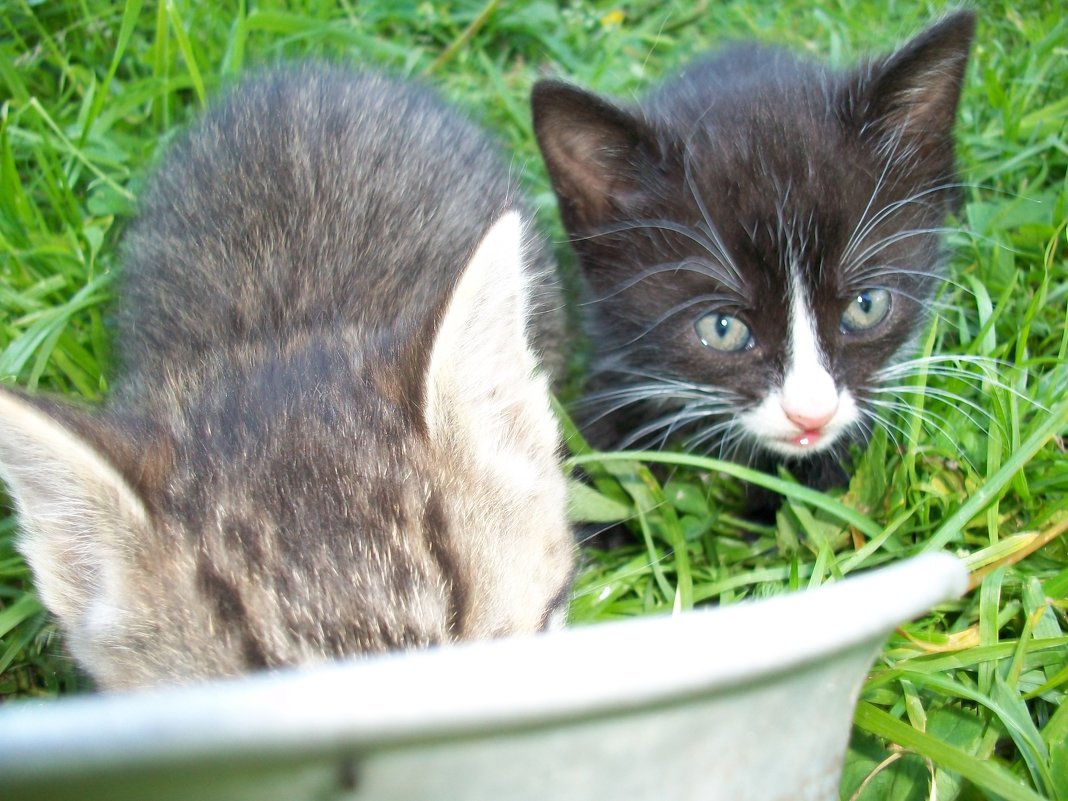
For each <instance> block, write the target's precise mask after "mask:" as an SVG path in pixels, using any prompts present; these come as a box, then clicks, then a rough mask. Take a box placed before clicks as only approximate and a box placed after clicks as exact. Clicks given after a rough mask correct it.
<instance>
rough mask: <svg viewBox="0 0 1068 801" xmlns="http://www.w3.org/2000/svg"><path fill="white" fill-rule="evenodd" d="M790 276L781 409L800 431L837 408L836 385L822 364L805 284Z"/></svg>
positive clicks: (819, 424)
mask: <svg viewBox="0 0 1068 801" xmlns="http://www.w3.org/2000/svg"><path fill="white" fill-rule="evenodd" d="M791 279H792V280H791V283H792V284H793V295H792V297H791V303H790V345H789V349H788V353H789V355H790V361H789V366H788V367H787V368H786V378H785V379H784V380H783V383H782V399H781V405H782V411H783V413H784V414H785V415H786V417H787V418H788V419H789V420H790V421H792V422H793V423H795V424H796V425H797V426H798V428H800V429H801V430H802V431H819V430H820V429H822V428H823V426H825V425H826V424H827V423H829V422H830V421H831V419H832V418H833V417H834V414H835V412H837V411H838V387H837V386H835V383H834V379H833V378H832V377H831V374H830V373H829V372H827V368H826V367H825V366H824V362H825V361H826V359H825V358H824V355H823V352H822V351H821V350H820V343H819V337H818V335H817V334H816V317H815V315H814V314H813V312H812V306H811V304H810V303H809V298H808V295H807V293H806V292H805V288H804V286H803V285H802V284H801V281H800V280H799V279H798V277H797V275H796V274H794V275H792V276H791Z"/></svg>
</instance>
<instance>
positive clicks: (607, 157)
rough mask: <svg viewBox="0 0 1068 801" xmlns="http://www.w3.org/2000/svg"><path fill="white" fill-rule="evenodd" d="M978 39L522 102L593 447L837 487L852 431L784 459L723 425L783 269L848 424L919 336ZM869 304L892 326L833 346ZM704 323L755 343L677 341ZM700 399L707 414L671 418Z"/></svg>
mask: <svg viewBox="0 0 1068 801" xmlns="http://www.w3.org/2000/svg"><path fill="white" fill-rule="evenodd" d="M974 24H975V23H974V18H973V16H972V14H971V13H970V12H960V13H957V14H954V15H952V16H950V17H948V18H947V19H945V20H944V21H942V22H941V23H939V24H937V25H935V26H934V27H932V28H931V29H929V30H928V31H926V32H925V33H923V34H921V35H920V36H919V37H917V38H916V39H914V40H913V41H912V42H910V43H909V44H907V45H906V46H905V47H904V48H902V49H901V50H900V51H898V52H897V53H895V54H893V55H891V56H889V57H885V58H880V59H875V60H872V61H870V62H868V63H865V64H863V65H861V66H859V67H857V68H855V69H853V70H850V71H847V72H838V71H834V70H831V69H829V68H827V67H825V66H823V65H821V64H820V63H817V62H814V61H811V60H808V59H806V58H803V57H799V56H796V55H793V54H791V53H788V52H786V51H783V50H781V49H777V48H772V47H766V46H760V45H756V44H752V43H749V44H739V45H735V46H732V47H728V48H726V49H724V50H722V51H720V52H718V53H716V54H714V55H712V56H709V57H707V58H705V59H703V60H700V61H697V62H696V63H694V64H692V65H690V66H689V67H688V68H686V69H685V70H684V71H683V72H682V73H681V74H680V75H678V76H677V77H675V78H672V79H670V80H667V81H666V82H665V83H664V84H663V85H662V86H661V87H659V88H658V89H655V90H654V91H652V92H651V93H650V94H649V95H648V96H646V97H645V98H644V99H643V100H642V101H641V102H640V103H639V104H638V105H637V106H636V107H628V106H624V105H621V104H618V103H616V102H614V101H610V100H606V99H604V98H601V97H598V96H596V95H593V94H590V93H588V92H586V91H584V90H582V89H579V88H576V87H573V86H570V85H568V84H565V83H561V82H559V81H551V80H549V81H542V82H540V83H539V84H537V85H536V86H535V88H534V93H533V112H534V127H535V131H536V133H537V137H538V141H539V143H540V146H541V149H542V152H543V155H544V157H545V162H546V165H547V167H548V171H549V175H550V177H551V180H552V185H553V188H554V190H555V191H556V194H557V197H558V199H559V205H560V213H561V216H562V218H563V222H564V226H565V228H566V230H567V232H568V234H569V235H570V240H571V244H572V246H573V248H574V250H575V253H576V255H577V257H578V261H579V264H580V265H581V269H582V273H583V275H584V278H585V281H586V285H587V288H588V297H587V319H586V321H587V326H588V329H587V330H588V333H589V336H590V338H591V340H592V343H593V347H594V349H595V358H594V365H593V366H594V371H593V377H592V379H591V381H590V386H589V391H590V392H589V398H588V400H587V403H586V404H585V406H584V407H583V409H582V413H581V414H580V415H579V417H580V421H581V422H582V423H583V425H584V427H585V429H586V432H587V433H588V435H589V436H590V438H591V439H592V440H593V441H594V443H595V444H597V445H599V446H601V447H615V446H620V445H624V446H626V445H643V446H649V445H653V446H657V445H663V444H665V443H666V442H669V441H676V442H682V443H684V444H688V445H689V447H691V448H693V449H696V450H708V451H710V452H718V453H720V454H722V455H725V456H728V457H733V458H735V459H738V460H741V461H746V462H750V463H755V464H758V465H759V466H762V467H765V468H772V469H773V468H774V467H775V465H777V464H779V463H782V462H783V461H786V463H787V464H788V466H789V467H790V469H791V470H793V471H794V472H795V473H797V474H798V475H799V477H800V478H801V479H802V480H803V481H805V483H807V484H809V485H812V486H817V487H826V486H829V485H831V484H835V483H841V482H842V481H843V479H844V478H845V476H846V472H845V470H844V469H843V468H842V467H841V463H842V462H841V460H842V458H843V456H844V455H845V453H846V452H847V451H848V445H849V443H850V442H863V441H864V440H865V438H866V436H867V435H868V433H869V431H870V427H869V426H870V422H869V421H870V418H865V421H864V423H863V424H859V425H856V426H855V427H854V428H853V429H852V430H851V431H850V432H849V434H848V435H847V436H843V437H841V438H839V440H838V441H837V442H835V443H834V446H833V447H832V448H830V449H827V450H822V451H819V452H817V453H814V454H813V455H812V456H810V457H808V458H802V459H792V458H786V459H784V457H783V456H781V455H780V454H777V453H772V452H770V451H769V450H768V449H767V448H766V447H764V444H763V443H761V442H760V440H759V439H758V438H756V437H753V436H752V435H749V434H746V435H740V434H738V432H737V430H736V429H732V428H731V427H730V422H729V421H730V419H731V418H733V417H735V416H737V415H738V414H739V413H740V412H742V411H744V410H746V409H751V408H753V407H755V406H756V405H758V404H759V403H760V402H761V400H763V399H764V398H765V397H766V396H767V395H768V393H769V391H770V390H771V389H772V388H774V387H776V386H779V385H781V383H782V381H783V377H784V372H785V368H786V363H787V359H788V356H789V347H790V343H789V330H788V319H787V314H786V309H787V308H788V304H789V301H790V294H791V292H792V287H791V284H790V278H789V271H788V270H787V269H786V267H785V266H784V265H785V263H786V262H787V261H792V262H793V263H795V264H797V265H798V269H799V273H800V279H801V281H802V282H803V284H804V286H805V288H806V295H807V296H808V297H809V298H811V299H812V306H813V309H814V312H815V314H816V316H817V318H818V339H819V343H820V346H821V349H822V351H823V352H824V354H825V356H826V359H827V362H828V364H827V365H826V367H827V370H828V372H829V373H830V374H831V375H832V376H833V378H834V380H835V383H836V384H837V385H839V386H845V387H848V388H849V390H850V391H851V392H852V393H853V395H854V396H855V397H856V399H857V402H858V404H860V405H861V406H862V407H864V406H865V405H866V403H867V401H868V400H869V399H870V398H871V396H872V393H874V392H875V391H876V389H877V377H876V375H875V373H876V371H877V370H878V368H880V367H882V366H884V365H886V364H887V363H888V362H890V361H891V360H893V359H894V358H895V357H897V356H898V354H900V353H901V352H902V351H903V350H904V349H905V348H907V346H908V344H909V343H910V341H911V340H912V339H913V338H914V337H915V335H916V334H917V332H918V329H919V327H920V326H921V324H922V322H923V321H924V319H925V317H926V314H925V312H926V308H927V305H928V303H929V301H930V299H931V296H932V294H933V292H934V291H935V289H936V287H937V285H938V283H939V281H940V280H941V279H940V276H941V273H942V269H943V268H942V262H943V254H942V247H941V237H940V236H939V234H938V231H937V229H938V228H939V227H940V226H941V225H942V224H943V221H944V218H945V217H946V215H947V213H949V212H950V211H951V210H953V208H954V207H955V205H956V203H957V202H958V195H959V192H958V189H957V187H958V178H957V173H956V168H955V164H954V148H953V138H952V126H953V121H954V118H955V115H956V108H957V104H958V100H959V96H960V89H961V83H962V80H963V75H964V67H965V64H966V61H967V56H968V50H969V47H970V43H971V39H972V35H973V31H974ZM898 203H900V205H899V206H897V207H894V204H898ZM887 208H894V209H895V210H894V211H893V212H892V213H887V214H885V215H884V218H883V219H882V220H881V222H878V223H877V224H875V225H873V226H871V228H870V230H863V231H861V235H860V236H858V237H855V238H854V236H853V235H854V232H855V231H860V230H861V229H862V228H863V227H864V225H865V223H867V222H869V221H871V220H872V219H873V218H875V217H877V215H878V214H879V212H880V211H881V210H882V209H887ZM910 231H911V232H914V233H911V234H909V233H906V232H910ZM850 246H852V254H850V253H848V252H847V251H848V250H849V248H850ZM868 248H872V249H873V250H874V252H873V253H872V254H871V257H870V258H867V259H862V260H861V261H860V263H858V264H853V263H851V262H850V258H852V257H855V255H856V254H859V253H863V252H864V251H865V250H866V249H868ZM872 287H879V288H883V289H887V290H889V291H890V293H891V296H892V306H891V310H890V312H889V314H888V316H887V317H886V319H885V320H884V321H883V322H882V323H881V324H880V325H878V326H876V327H875V328H873V329H871V330H869V331H863V332H848V331H846V330H844V329H843V327H842V325H841V320H842V315H843V312H844V310H845V308H846V306H847V305H848V304H849V303H850V302H852V301H853V300H855V299H856V297H857V293H858V292H860V291H863V290H866V289H870V288H872ZM709 311H716V312H719V313H724V314H731V315H736V316H737V317H738V318H739V319H742V320H743V321H744V322H745V323H746V324H747V325H748V327H749V328H750V330H751V332H752V337H753V340H752V341H753V346H752V347H750V348H748V349H747V350H744V351H742V352H740V353H723V352H718V351H714V350H712V349H710V348H708V347H705V346H703V345H702V344H701V342H700V341H699V340H698V338H697V336H696V335H695V333H694V324H695V320H696V319H697V318H698V317H699V316H701V315H702V314H706V313H708V312H709ZM628 387H629V388H631V389H632V390H633V391H632V392H630V394H627V393H626V390H627V388H628ZM643 388H645V389H644V390H643ZM645 390H648V391H645ZM724 391H726V392H727V393H728V394H727V397H726V398H725V399H724ZM702 395H704V396H707V398H708V399H709V400H708V405H709V408H710V409H713V407H714V409H713V413H711V414H710V415H708V416H705V417H702V418H701V419H696V420H692V419H686V420H682V419H679V418H678V417H677V414H678V411H679V409H680V408H682V407H683V406H684V405H685V404H686V403H690V404H691V407H693V406H696V405H698V404H700V403H701V401H700V400H699V398H700V397H701V396H702ZM673 416H674V417H673ZM672 421H674V422H672ZM724 421H727V422H726V424H725V425H724ZM716 426H719V427H720V428H722V433H721V434H717V433H716V432H717V431H718V430H719V429H717V428H716ZM757 505H759V506H765V505H766V501H760V502H759V503H758V504H757Z"/></svg>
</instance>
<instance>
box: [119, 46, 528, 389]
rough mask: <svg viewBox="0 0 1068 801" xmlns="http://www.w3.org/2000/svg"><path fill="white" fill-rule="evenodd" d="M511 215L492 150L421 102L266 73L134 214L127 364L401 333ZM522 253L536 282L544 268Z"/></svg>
mask: <svg viewBox="0 0 1068 801" xmlns="http://www.w3.org/2000/svg"><path fill="white" fill-rule="evenodd" d="M519 202H520V198H519V194H518V191H517V188H516V186H515V183H514V182H513V181H512V180H511V178H510V176H509V174H508V169H507V167H506V165H504V164H502V160H501V155H500V153H499V152H498V151H497V150H496V148H494V147H491V146H489V143H488V142H487V138H486V135H485V134H484V133H483V132H481V131H480V130H478V128H477V127H476V126H475V125H473V124H472V123H470V122H469V121H468V120H467V119H465V118H464V117H462V116H461V115H459V114H458V113H456V112H455V111H453V110H452V109H449V108H447V107H446V106H445V105H444V104H443V103H442V101H441V100H440V98H438V97H437V95H435V94H434V93H433V92H431V91H430V90H428V89H426V88H424V87H421V86H418V85H415V84H411V83H405V82H403V81H400V80H396V79H393V78H389V77H386V76H383V75H381V74H378V73H373V72H367V73H355V74H354V73H351V72H347V71H344V70H338V69H329V68H324V67H321V66H320V67H307V66H306V67H303V68H300V69H298V70H284V69H276V70H273V71H268V72H266V73H264V74H262V75H260V76H258V77H257V78H256V79H255V80H252V81H246V82H243V83H242V84H241V85H240V86H239V87H238V88H237V89H236V90H234V91H233V92H231V93H230V94H228V95H227V96H226V97H224V99H223V100H222V101H221V102H220V103H219V104H218V105H217V106H216V107H215V108H214V109H213V110H212V112H211V114H210V115H209V116H208V117H207V118H206V119H205V120H204V121H203V122H201V123H200V124H198V125H197V126H196V127H195V128H194V129H193V130H192V131H190V132H189V133H188V134H187V135H186V136H185V137H184V138H183V139H182V140H181V141H180V142H179V143H178V145H177V146H176V147H175V148H174V151H173V152H172V154H171V155H170V157H169V159H168V160H167V162H166V164H164V165H163V166H162V168H161V169H160V170H159V172H158V174H157V175H156V176H155V179H154V181H153V184H152V186H151V188H150V189H149V191H148V192H147V194H146V196H145V197H144V199H143V200H142V209H141V215H140V221H139V222H138V224H137V225H136V226H135V227H134V228H133V229H132V230H131V231H130V233H129V235H128V237H127V239H126V246H125V254H126V260H125V267H124V275H125V281H124V287H123V293H124V296H125V298H126V302H125V304H124V306H123V308H122V313H121V315H120V350H121V352H122V354H123V357H124V359H125V361H126V366H127V368H128V369H130V370H133V371H140V370H144V369H151V368H150V365H153V364H155V363H159V362H161V361H165V362H168V363H173V362H175V361H186V362H191V361H195V360H198V359H200V358H202V357H203V355H204V354H205V353H207V352H211V351H215V352H216V353H218V352H220V351H225V350H226V349H227V348H230V347H232V346H234V345H240V344H242V343H256V342H259V341H262V340H264V339H275V338H279V337H281V338H283V339H284V338H288V337H291V336H294V335H296V334H299V333H303V332H307V331H310V330H323V329H329V328H331V327H336V326H338V325H343V326H345V327H351V328H353V329H355V330H356V331H358V332H360V333H361V334H369V333H370V332H374V331H376V330H377V329H378V328H380V327H382V326H384V325H388V326H395V325H397V324H398V323H401V324H403V323H407V322H411V321H412V320H413V319H418V318H419V317H420V316H421V315H422V314H423V313H425V311H426V310H427V309H430V308H433V307H434V306H435V304H438V305H440V300H441V294H442V289H443V288H445V289H447V288H448V287H449V286H451V283H452V282H453V281H454V280H455V274H454V273H455V268H456V265H458V264H462V263H464V262H465V260H466V259H468V258H470V256H471V255H472V253H473V252H474V249H475V247H476V245H477V244H478V242H479V241H480V240H481V238H482V236H483V235H484V234H485V232H486V231H487V230H488V229H489V227H490V225H491V224H492V223H493V222H495V221H496V220H497V219H498V218H499V217H500V215H501V214H502V213H503V212H504V211H505V210H506V209H507V208H509V207H512V206H515V205H516V204H518V203H519ZM532 244H533V247H532V248H528V253H527V259H528V262H530V263H531V265H532V267H534V268H535V271H536V270H537V268H544V267H545V266H546V264H547V259H546V256H545V253H544V251H542V250H541V243H540V240H537V239H533V240H532ZM412 265H418V267H419V269H418V271H417V272H413V271H412V269H411V267H412Z"/></svg>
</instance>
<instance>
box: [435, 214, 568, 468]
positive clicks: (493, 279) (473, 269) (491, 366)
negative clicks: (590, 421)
mask: <svg viewBox="0 0 1068 801" xmlns="http://www.w3.org/2000/svg"><path fill="white" fill-rule="evenodd" d="M522 238H523V224H522V221H521V220H520V218H519V215H518V214H516V213H515V212H508V213H507V214H505V215H504V216H503V217H501V219H500V220H499V221H498V222H497V223H496V224H495V225H494V226H493V227H492V228H491V229H490V230H489V232H488V233H487V234H486V235H485V237H483V240H482V242H481V244H480V245H479V246H478V249H477V250H476V252H475V254H474V256H473V257H472V258H471V260H470V262H469V263H468V264H467V266H466V267H465V269H464V271H463V274H462V275H461V276H460V278H459V280H458V282H457V283H456V286H455V287H454V288H453V291H452V296H451V297H450V298H449V301H448V303H447V305H446V307H445V309H444V313H443V314H442V316H441V318H440V323H439V325H438V328H437V331H436V334H435V336H434V342H433V346H432V349H431V353H430V359H429V364H428V365H427V370H426V375H427V378H426V388H425V393H424V394H425V399H426V401H425V405H426V408H425V421H426V426H427V431H428V433H429V435H430V437H431V439H432V440H434V441H435V442H438V443H439V444H443V445H444V446H445V447H446V449H447V450H452V451H455V450H457V449H463V448H467V449H468V450H469V451H471V452H472V454H473V455H475V457H476V459H477V460H478V461H479V462H480V463H482V464H484V465H490V466H492V469H493V470H494V471H495V472H496V473H497V474H498V475H503V474H508V473H510V472H512V470H511V468H512V467H515V466H518V465H522V464H526V463H530V462H537V461H540V460H543V459H545V458H546V457H547V456H549V457H551V455H552V454H554V453H555V450H556V446H557V444H558V439H559V435H558V433H557V429H556V421H555V417H554V416H553V413H552V410H551V409H550V406H549V389H548V383H547V381H546V378H545V376H544V375H540V374H539V373H538V370H537V360H536V358H535V356H534V353H533V352H532V351H531V348H530V345H529V342H528V338H527V334H526V329H527V318H528V314H529V311H530V297H529V296H530V290H531V286H530V278H529V276H528V275H527V274H526V271H525V270H524V265H523V247H522ZM527 489H529V488H527Z"/></svg>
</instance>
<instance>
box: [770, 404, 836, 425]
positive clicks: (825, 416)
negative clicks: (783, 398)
mask: <svg viewBox="0 0 1068 801" xmlns="http://www.w3.org/2000/svg"><path fill="white" fill-rule="evenodd" d="M782 410H783V412H784V413H785V414H786V416H787V418H789V420H790V422H792V423H793V424H794V425H796V426H797V427H798V428H800V429H801V430H802V431H819V430H820V429H821V428H823V427H824V426H825V425H827V423H829V422H831V418H832V417H834V413H835V412H837V411H838V404H837V403H836V404H835V405H834V407H833V408H824V409H789V408H787V407H786V406H783V409H782Z"/></svg>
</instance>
